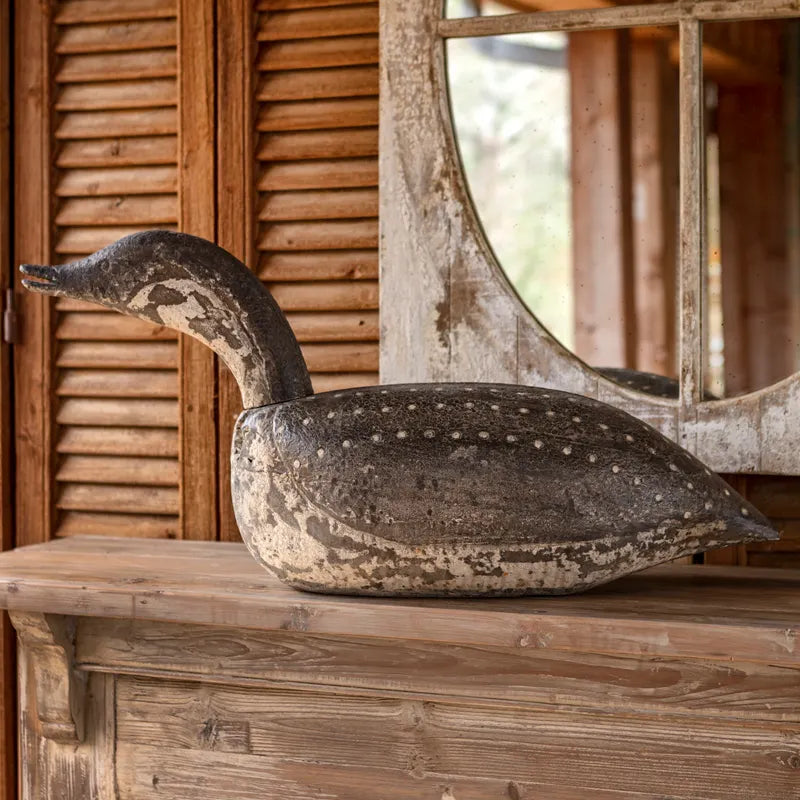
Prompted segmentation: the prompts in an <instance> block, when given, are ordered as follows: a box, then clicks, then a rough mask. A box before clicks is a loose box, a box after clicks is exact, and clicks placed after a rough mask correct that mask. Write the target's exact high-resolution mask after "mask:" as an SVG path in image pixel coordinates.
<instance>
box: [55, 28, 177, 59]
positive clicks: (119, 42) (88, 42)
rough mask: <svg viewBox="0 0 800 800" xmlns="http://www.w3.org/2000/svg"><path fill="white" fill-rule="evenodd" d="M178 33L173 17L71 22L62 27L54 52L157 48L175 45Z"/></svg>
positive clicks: (101, 51) (98, 51)
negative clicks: (135, 20)
mask: <svg viewBox="0 0 800 800" xmlns="http://www.w3.org/2000/svg"><path fill="white" fill-rule="evenodd" d="M177 36H178V31H177V25H176V24H175V21H174V20H153V21H146V22H121V23H111V24H103V25H97V24H89V25H70V26H65V27H64V28H62V32H61V35H60V36H59V37H58V40H57V41H56V47H55V51H56V53H58V54H59V55H69V54H71V53H109V52H124V51H126V50H154V49H156V48H160V47H175V46H176V44H177Z"/></svg>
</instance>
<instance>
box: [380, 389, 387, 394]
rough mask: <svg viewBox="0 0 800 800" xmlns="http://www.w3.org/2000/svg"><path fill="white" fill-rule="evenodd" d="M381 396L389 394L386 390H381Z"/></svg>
mask: <svg viewBox="0 0 800 800" xmlns="http://www.w3.org/2000/svg"><path fill="white" fill-rule="evenodd" d="M381 394H389V390H388V389H381Z"/></svg>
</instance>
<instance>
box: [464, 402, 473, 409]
mask: <svg viewBox="0 0 800 800" xmlns="http://www.w3.org/2000/svg"><path fill="white" fill-rule="evenodd" d="M464 408H475V403H464Z"/></svg>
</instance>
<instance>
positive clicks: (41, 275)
mask: <svg viewBox="0 0 800 800" xmlns="http://www.w3.org/2000/svg"><path fill="white" fill-rule="evenodd" d="M19 271H20V272H21V273H22V274H23V275H28V276H29V277H28V278H24V279H23V281H22V285H23V286H24V287H25V288H26V289H30V290H31V291H32V292H39V293H40V294H52V295H56V294H63V293H64V289H63V287H62V286H61V285H60V284H59V274H58V273H59V270H58V269H57V268H56V267H45V266H42V265H39V264H21V265H20V268H19Z"/></svg>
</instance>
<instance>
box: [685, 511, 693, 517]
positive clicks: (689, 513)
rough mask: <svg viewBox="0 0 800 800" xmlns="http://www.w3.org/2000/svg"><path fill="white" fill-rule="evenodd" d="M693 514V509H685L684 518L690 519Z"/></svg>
mask: <svg viewBox="0 0 800 800" xmlns="http://www.w3.org/2000/svg"><path fill="white" fill-rule="evenodd" d="M691 516H692V512H691V511H684V512H683V518H684V519H690V518H691Z"/></svg>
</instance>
